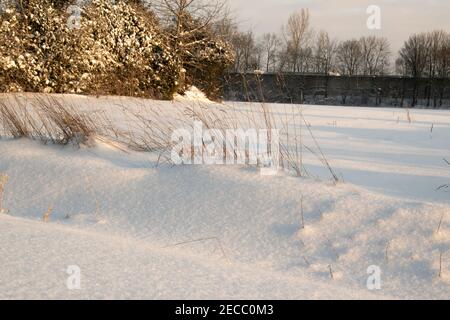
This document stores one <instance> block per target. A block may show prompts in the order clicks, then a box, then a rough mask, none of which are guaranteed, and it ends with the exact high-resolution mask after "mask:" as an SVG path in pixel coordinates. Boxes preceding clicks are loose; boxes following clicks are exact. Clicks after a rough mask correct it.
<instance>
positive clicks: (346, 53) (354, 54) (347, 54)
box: [336, 39, 363, 76]
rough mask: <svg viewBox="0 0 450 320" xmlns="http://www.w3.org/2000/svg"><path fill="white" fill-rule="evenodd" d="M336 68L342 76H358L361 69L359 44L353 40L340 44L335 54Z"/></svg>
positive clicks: (361, 56) (361, 57) (361, 59)
mask: <svg viewBox="0 0 450 320" xmlns="http://www.w3.org/2000/svg"><path fill="white" fill-rule="evenodd" d="M336 59H337V66H338V68H339V70H340V73H341V74H343V75H349V76H354V75H358V74H359V72H360V71H361V69H362V62H363V55H362V48H361V42H360V41H358V40H356V39H353V40H347V41H344V42H341V43H340V44H339V46H338V48H337V52H336Z"/></svg>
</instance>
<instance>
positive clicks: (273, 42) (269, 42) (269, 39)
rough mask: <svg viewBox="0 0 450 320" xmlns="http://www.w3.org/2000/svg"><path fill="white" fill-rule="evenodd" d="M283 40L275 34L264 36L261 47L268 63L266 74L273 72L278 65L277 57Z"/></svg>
mask: <svg viewBox="0 0 450 320" xmlns="http://www.w3.org/2000/svg"><path fill="white" fill-rule="evenodd" d="M280 46H281V40H280V38H279V37H278V36H277V35H276V34H275V33H266V34H264V35H263V36H262V39H261V47H262V50H263V51H264V59H265V61H266V72H269V71H270V70H273V69H274V67H275V65H276V63H277V56H278V51H279V47H280Z"/></svg>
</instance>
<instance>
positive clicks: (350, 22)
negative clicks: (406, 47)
mask: <svg viewBox="0 0 450 320" xmlns="http://www.w3.org/2000/svg"><path fill="white" fill-rule="evenodd" d="M229 3H230V7H231V10H232V13H233V15H234V16H235V18H236V19H237V21H238V22H239V25H240V28H241V29H242V30H248V29H253V30H254V32H255V34H257V35H260V34H263V33H266V32H280V33H281V26H282V25H283V24H284V23H285V21H286V20H287V18H288V17H289V15H290V14H291V13H292V12H294V11H296V10H300V9H302V8H308V9H309V11H310V14H311V24H312V27H313V28H314V29H315V30H326V31H328V32H329V33H330V35H331V36H333V37H335V38H337V39H341V40H342V39H348V38H354V37H360V36H363V35H378V36H384V37H387V38H388V39H389V40H390V42H391V46H392V49H393V50H394V51H397V50H399V49H400V47H401V46H402V44H403V42H404V41H405V40H406V39H407V38H408V37H409V35H410V34H412V33H416V32H421V31H429V30H434V29H443V30H446V31H448V32H450V0H229ZM370 5H377V6H379V7H380V9H381V29H380V30H369V29H368V28H367V19H368V18H369V15H368V14H367V13H366V10H367V8H368V7H369V6H370Z"/></svg>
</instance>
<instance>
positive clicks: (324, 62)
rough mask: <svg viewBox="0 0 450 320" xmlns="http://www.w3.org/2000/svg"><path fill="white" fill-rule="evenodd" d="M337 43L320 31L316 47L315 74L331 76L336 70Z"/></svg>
mask: <svg viewBox="0 0 450 320" xmlns="http://www.w3.org/2000/svg"><path fill="white" fill-rule="evenodd" d="M336 49H337V42H336V41H335V40H331V39H330V36H329V35H328V33H327V32H326V31H320V32H319V34H318V35H317V38H316V41H315V45H314V72H317V73H323V74H329V73H330V72H331V71H333V69H334V63H335V61H334V60H335V55H336Z"/></svg>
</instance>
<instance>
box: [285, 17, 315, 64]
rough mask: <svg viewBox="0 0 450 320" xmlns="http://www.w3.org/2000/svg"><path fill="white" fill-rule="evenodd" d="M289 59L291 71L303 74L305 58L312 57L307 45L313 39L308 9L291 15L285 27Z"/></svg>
mask: <svg viewBox="0 0 450 320" xmlns="http://www.w3.org/2000/svg"><path fill="white" fill-rule="evenodd" d="M283 34H284V38H285V43H286V47H285V49H286V51H287V57H288V59H289V64H290V66H291V71H293V72H301V71H302V69H304V68H303V67H304V66H305V61H304V59H305V58H308V57H310V50H308V49H310V48H307V44H308V42H309V40H310V39H311V29H310V15H309V11H308V10H307V9H302V10H301V11H298V12H295V13H293V14H291V16H290V17H289V19H288V22H287V24H286V25H285V26H284V27H283Z"/></svg>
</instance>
